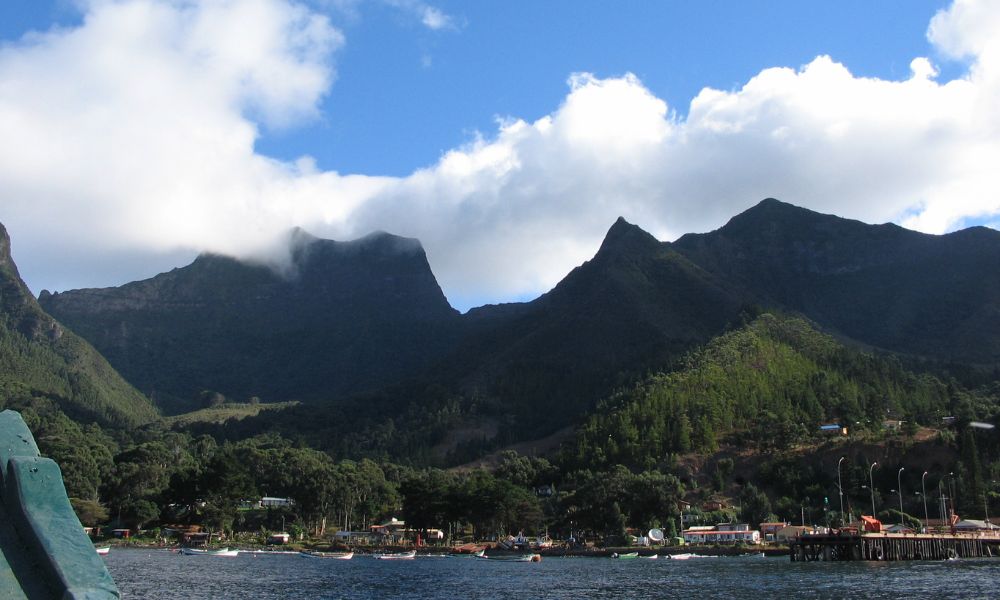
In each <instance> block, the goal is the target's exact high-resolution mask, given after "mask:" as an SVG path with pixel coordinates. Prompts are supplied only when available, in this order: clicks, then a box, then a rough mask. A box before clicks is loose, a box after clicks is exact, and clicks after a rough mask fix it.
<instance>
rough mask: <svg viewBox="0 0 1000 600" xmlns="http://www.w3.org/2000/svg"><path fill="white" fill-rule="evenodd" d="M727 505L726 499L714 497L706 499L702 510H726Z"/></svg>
mask: <svg viewBox="0 0 1000 600" xmlns="http://www.w3.org/2000/svg"><path fill="white" fill-rule="evenodd" d="M726 507H727V505H726V501H725V500H719V499H716V498H712V499H710V500H706V501H705V502H704V503H703V504H702V505H701V510H703V511H705V512H712V511H716V510H725V509H726Z"/></svg>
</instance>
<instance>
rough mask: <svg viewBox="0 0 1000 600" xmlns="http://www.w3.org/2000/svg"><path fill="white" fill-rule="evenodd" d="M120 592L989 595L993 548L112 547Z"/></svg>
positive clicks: (999, 579)
mask: <svg viewBox="0 0 1000 600" xmlns="http://www.w3.org/2000/svg"><path fill="white" fill-rule="evenodd" d="M105 560H106V564H107V566H108V570H109V571H110V572H111V575H112V576H113V577H114V579H115V581H116V582H117V584H118V588H119V589H120V590H121V592H122V594H123V596H124V597H125V598H156V599H165V598H185V599H187V598H211V599H235V598H262V599H278V598H281V599H284V598H296V599H298V598H324V599H325V598H351V599H356V598H359V599H365V598H413V599H431V598H469V599H480V598H481V599H489V600H497V599H504V598H519V599H520V598H556V599H563V598H566V599H570V598H572V599H590V598H594V599H597V598H601V599H614V598H685V599H686V598H697V599H714V598H746V597H751V596H752V597H765V598H778V599H781V600H785V599H788V598H831V599H832V598H837V599H841V598H851V599H859V598H873V599H874V598H879V599H882V598H998V597H1000V559H968V560H957V561H947V562H919V561H915V562H897V563H865V562H857V563H848V562H844V563H793V562H791V561H790V560H789V559H788V558H787V557H773V558H763V557H742V558H692V559H690V560H686V561H677V560H665V559H663V558H662V557H661V558H660V559H658V560H641V559H636V560H614V559H610V558H545V559H544V560H542V562H540V563H510V562H501V561H490V560H481V559H473V558H417V559H414V560H403V561H383V560H374V559H372V558H369V557H361V556H355V557H354V559H353V560H347V561H343V560H326V559H312V558H303V557H301V556H295V555H271V556H268V555H263V556H262V555H251V554H241V555H240V556H238V557H236V558H225V557H213V556H183V555H179V554H174V553H171V552H169V551H164V550H130V549H118V548H115V549H113V550H112V551H111V554H110V555H108V556H107V557H105Z"/></svg>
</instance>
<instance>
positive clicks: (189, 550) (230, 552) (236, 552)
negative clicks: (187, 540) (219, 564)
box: [181, 548, 240, 556]
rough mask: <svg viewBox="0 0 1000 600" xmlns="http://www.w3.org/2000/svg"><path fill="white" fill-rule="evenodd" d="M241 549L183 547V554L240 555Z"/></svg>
mask: <svg viewBox="0 0 1000 600" xmlns="http://www.w3.org/2000/svg"><path fill="white" fill-rule="evenodd" d="M239 553H240V551H239V550H230V549H229V548H220V549H219V550H205V549H202V548H181V554H184V555H187V556H238V555H239Z"/></svg>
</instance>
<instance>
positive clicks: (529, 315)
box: [443, 219, 741, 434]
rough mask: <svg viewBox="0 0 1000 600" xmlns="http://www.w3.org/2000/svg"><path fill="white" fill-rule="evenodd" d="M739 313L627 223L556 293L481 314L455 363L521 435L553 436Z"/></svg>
mask: <svg viewBox="0 0 1000 600" xmlns="http://www.w3.org/2000/svg"><path fill="white" fill-rule="evenodd" d="M740 309H741V303H740V299H739V298H738V297H737V296H736V295H735V294H733V293H731V292H730V290H728V289H727V288H726V285H725V283H724V282H722V281H720V280H719V279H718V278H716V277H714V276H713V275H712V274H710V273H708V272H706V271H705V270H704V269H701V268H699V267H698V266H697V265H695V264H693V263H692V262H691V261H689V260H687V259H686V258H684V257H683V256H681V255H680V254H678V253H677V252H674V251H673V250H672V249H670V248H669V245H667V244H663V243H661V242H658V241H657V240H656V239H654V238H653V237H652V236H650V235H649V234H648V233H646V232H644V231H642V230H641V229H639V228H638V227H636V226H635V225H631V224H629V223H627V222H626V221H625V220H624V219H619V220H618V222H616V223H615V224H614V226H612V227H611V229H610V230H609V231H608V234H607V236H606V238H605V240H604V243H603V244H602V246H601V248H600V250H599V251H598V252H597V254H596V255H595V256H594V258H593V259H592V260H590V261H588V262H587V263H584V264H583V265H581V266H580V267H578V268H576V269H574V270H573V271H572V272H571V273H570V274H569V275H568V276H567V277H566V278H565V279H563V281H561V282H560V283H559V284H558V285H557V286H556V287H555V288H554V289H553V290H552V291H550V292H549V293H547V294H545V295H544V296H542V297H541V298H539V299H537V300H535V301H533V302H530V303H528V304H526V305H523V306H521V307H517V308H514V307H510V306H508V307H502V308H500V309H496V308H492V307H487V308H484V309H479V310H478V311H473V313H472V314H471V315H470V316H471V317H472V318H474V319H477V320H478V321H477V322H476V323H475V327H476V328H477V330H475V331H473V332H470V333H469V334H468V336H467V338H466V341H465V343H464V344H463V346H462V347H461V348H460V349H459V351H458V352H456V353H455V356H454V358H453V359H452V360H450V362H449V365H448V366H449V367H451V369H452V377H453V378H455V379H457V380H459V381H461V382H462V389H464V390H466V392H467V393H472V394H475V395H477V396H480V397H484V398H487V399H494V400H495V402H496V404H497V405H498V410H499V411H500V412H501V413H503V414H505V415H507V416H508V417H509V418H508V421H509V422H512V423H514V427H515V428H516V429H517V430H518V431H519V432H520V433H521V434H540V433H548V432H550V431H552V430H554V429H557V428H559V427H562V426H565V425H566V423H567V422H571V421H572V420H573V419H574V418H575V417H577V416H578V415H580V414H581V413H583V412H584V411H586V410H588V409H589V408H591V407H592V406H593V403H594V402H595V401H596V400H597V399H598V398H600V397H602V396H603V395H605V394H607V393H608V392H609V391H611V390H612V389H614V388H615V387H617V386H620V385H622V384H623V383H625V382H627V381H630V380H631V379H632V378H633V377H635V376H636V375H639V374H642V373H644V372H645V371H646V370H648V369H650V368H654V367H655V368H659V367H661V366H662V365H663V364H664V363H666V362H669V361H670V360H671V359H673V358H676V357H677V356H679V355H681V354H683V353H684V352H685V351H687V350H688V349H690V348H692V347H693V346H696V345H698V344H701V343H704V342H706V341H708V340H709V339H711V337H713V336H714V335H718V334H719V333H721V332H722V331H724V329H725V327H726V325H727V324H728V323H730V322H732V321H733V320H734V319H736V318H737V316H738V315H739V313H740ZM491 311H492V312H495V313H496V314H494V315H491V314H489V313H490V312H491ZM443 368H446V367H443Z"/></svg>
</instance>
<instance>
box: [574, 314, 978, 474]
mask: <svg viewBox="0 0 1000 600" xmlns="http://www.w3.org/2000/svg"><path fill="white" fill-rule="evenodd" d="M997 406H998V405H996V404H987V405H986V406H985V407H984V406H980V407H978V408H980V409H983V410H988V411H993V412H995V411H996V410H997ZM975 410H976V406H975V405H974V403H973V401H972V396H971V395H970V394H969V393H968V392H965V391H963V390H961V389H960V388H958V387H956V386H954V385H947V384H945V383H944V382H942V381H940V380H939V379H937V378H935V377H933V376H930V375H917V374H914V373H912V372H909V371H906V370H904V369H903V368H902V366H901V365H900V364H899V362H898V361H896V360H895V359H893V358H892V357H888V356H879V355H875V354H871V353H865V352H861V351H859V350H856V349H852V348H848V347H845V346H843V345H842V344H840V343H838V342H836V341H835V340H834V339H833V338H832V337H830V336H829V335H825V334H822V333H820V332H818V331H817V330H816V329H815V328H814V327H813V326H812V325H811V324H810V323H809V322H807V321H806V320H804V319H802V318H797V317H788V316H775V315H772V314H762V315H760V316H759V317H758V318H756V319H754V320H753V321H752V322H751V323H749V324H747V325H746V326H745V327H742V328H740V329H738V330H735V331H731V332H729V333H726V334H725V335H722V336H720V337H718V338H716V339H714V340H712V342H710V343H709V344H708V345H706V346H705V347H703V348H701V349H699V350H697V351H694V352H692V353H690V354H689V355H688V356H687V358H686V359H685V361H684V363H683V367H682V368H681V369H679V370H677V371H674V372H666V373H659V374H656V375H653V376H651V377H649V378H648V379H647V380H646V381H644V382H642V383H640V384H637V385H635V386H632V387H629V388H627V389H625V390H623V391H621V392H618V393H617V394H615V395H613V396H612V397H610V398H609V399H608V400H606V401H604V402H603V403H602V404H601V405H600V406H599V407H598V409H597V410H596V411H595V413H594V414H593V415H592V416H590V417H589V418H588V419H587V420H586V422H585V423H584V424H583V425H582V427H581V428H580V430H579V433H578V435H577V438H576V440H575V441H574V443H573V444H572V446H571V448H569V449H568V453H567V459H568V460H570V461H571V462H573V463H574V464H579V465H606V464H615V463H622V464H626V465H631V466H634V467H644V468H646V467H651V466H654V465H656V464H660V463H663V462H664V461H666V460H667V459H668V458H669V457H670V456H671V455H674V454H681V453H687V452H692V451H694V452H699V453H703V454H710V453H712V452H713V451H715V450H716V449H717V448H718V444H719V442H720V440H722V439H723V438H724V437H725V438H728V439H737V440H739V441H741V442H743V443H747V444H750V445H754V446H756V447H758V448H761V449H773V448H781V449H787V448H789V447H790V446H791V445H792V444H795V443H796V442H802V441H808V440H810V439H814V438H816V437H817V430H818V427H819V426H820V425H821V424H824V423H837V424H841V425H842V426H844V427H847V428H849V429H850V430H856V429H860V430H878V429H881V427H882V423H883V421H884V420H886V419H894V420H905V421H908V422H911V423H919V424H922V425H937V424H939V423H941V420H942V417H944V416H954V415H958V416H962V417H965V418H966V419H968V418H972V417H974V416H975V415H974V411H975ZM980 416H984V415H980ZM989 416H992V413H990V414H989Z"/></svg>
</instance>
